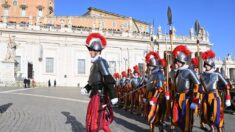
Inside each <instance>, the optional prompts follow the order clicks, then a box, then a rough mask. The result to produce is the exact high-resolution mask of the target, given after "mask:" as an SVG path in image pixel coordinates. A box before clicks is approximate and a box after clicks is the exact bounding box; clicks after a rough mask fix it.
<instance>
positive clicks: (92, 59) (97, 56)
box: [91, 55, 100, 63]
mask: <svg viewBox="0 0 235 132" xmlns="http://www.w3.org/2000/svg"><path fill="white" fill-rule="evenodd" d="M99 57H100V55H96V56H95V57H94V58H91V62H92V63H94V62H95V61H96V60H98V58H99Z"/></svg>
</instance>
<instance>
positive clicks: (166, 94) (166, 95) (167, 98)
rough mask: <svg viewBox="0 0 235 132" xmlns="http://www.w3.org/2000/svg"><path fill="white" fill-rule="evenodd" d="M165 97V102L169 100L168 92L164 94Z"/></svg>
mask: <svg viewBox="0 0 235 132" xmlns="http://www.w3.org/2000/svg"><path fill="white" fill-rule="evenodd" d="M165 97H166V100H170V93H169V92H165Z"/></svg>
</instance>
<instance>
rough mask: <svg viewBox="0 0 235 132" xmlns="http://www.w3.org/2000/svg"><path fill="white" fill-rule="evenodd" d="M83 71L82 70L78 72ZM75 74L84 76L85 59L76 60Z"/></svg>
mask: <svg viewBox="0 0 235 132" xmlns="http://www.w3.org/2000/svg"><path fill="white" fill-rule="evenodd" d="M79 61H81V62H82V63H84V67H81V66H80V65H79V64H80V63H79ZM80 69H83V70H80ZM77 74H78V75H80V74H82V75H84V74H86V59H80V58H79V59H77Z"/></svg>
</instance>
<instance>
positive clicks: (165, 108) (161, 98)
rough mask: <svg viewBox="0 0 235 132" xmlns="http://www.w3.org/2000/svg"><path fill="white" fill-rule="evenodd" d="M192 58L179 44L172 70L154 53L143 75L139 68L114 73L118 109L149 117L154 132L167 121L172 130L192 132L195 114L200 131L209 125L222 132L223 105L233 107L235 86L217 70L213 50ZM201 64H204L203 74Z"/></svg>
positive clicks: (147, 59)
mask: <svg viewBox="0 0 235 132" xmlns="http://www.w3.org/2000/svg"><path fill="white" fill-rule="evenodd" d="M190 57H191V51H190V50H189V49H188V48H187V47H186V46H184V45H179V46H177V47H175V49H174V50H173V52H172V60H173V64H171V66H169V67H170V70H169V71H168V70H167V66H168V63H167V61H166V60H164V59H161V58H160V57H159V54H158V53H157V52H152V51H151V52H149V53H148V54H147V55H146V57H145V58H146V65H147V68H146V71H145V73H144V74H141V72H140V71H139V69H138V66H134V67H133V71H132V70H131V69H128V70H127V71H122V72H121V74H119V73H114V75H113V76H114V78H115V80H116V85H115V90H116V92H117V97H118V99H119V103H118V107H121V108H123V109H125V110H128V111H130V112H131V113H133V114H139V115H141V116H143V117H144V118H147V119H148V122H149V126H150V131H151V132H154V128H155V127H156V126H157V127H158V128H159V131H163V126H164V125H163V124H164V122H165V121H170V122H171V128H172V130H173V129H174V128H175V127H178V128H180V129H181V130H182V131H186V132H187V131H191V130H192V128H193V123H194V116H196V115H197V116H199V119H200V127H201V129H204V130H206V129H207V128H206V127H205V125H208V126H209V127H210V128H211V131H215V129H217V130H218V131H222V128H223V127H224V106H230V105H231V96H230V89H231V88H232V84H231V83H230V82H229V81H228V80H226V79H225V78H224V77H223V76H222V75H221V74H220V73H218V72H216V71H215V62H214V59H215V53H214V52H213V51H212V50H208V51H206V52H203V53H202V55H201V60H199V59H198V57H196V58H192V59H190ZM199 61H203V63H202V64H203V69H204V70H203V71H202V72H201V73H200V72H199V71H200V70H199V68H200V63H199ZM222 97H225V98H222Z"/></svg>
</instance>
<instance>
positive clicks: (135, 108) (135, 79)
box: [131, 65, 141, 114]
mask: <svg viewBox="0 0 235 132" xmlns="http://www.w3.org/2000/svg"><path fill="white" fill-rule="evenodd" d="M133 69H134V71H133V75H132V78H131V86H132V89H133V90H136V89H137V88H139V87H140V83H141V73H140V71H139V67H138V66H137V65H135V66H134V67H133ZM139 97H140V89H139V90H137V91H135V92H133V93H132V100H131V106H132V108H131V112H132V113H133V114H140V105H139V102H140V101H139V99H140V98H139Z"/></svg>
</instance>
